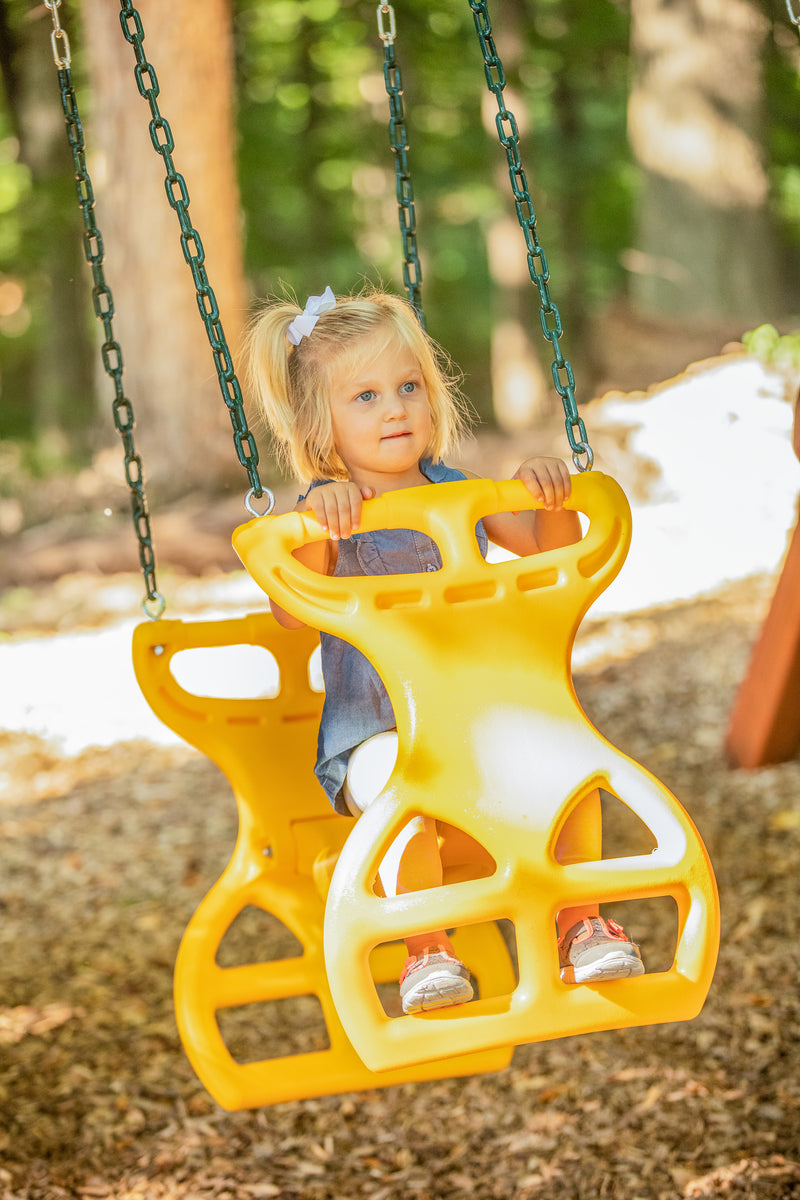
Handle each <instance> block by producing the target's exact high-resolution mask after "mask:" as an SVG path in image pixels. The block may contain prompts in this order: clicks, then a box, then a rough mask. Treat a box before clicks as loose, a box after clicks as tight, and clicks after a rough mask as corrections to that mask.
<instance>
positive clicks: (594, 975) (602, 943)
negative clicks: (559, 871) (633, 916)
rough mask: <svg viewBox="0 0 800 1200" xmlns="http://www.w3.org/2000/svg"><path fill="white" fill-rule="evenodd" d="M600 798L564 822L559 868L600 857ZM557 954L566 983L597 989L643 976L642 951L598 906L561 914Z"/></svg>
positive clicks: (558, 849)
mask: <svg viewBox="0 0 800 1200" xmlns="http://www.w3.org/2000/svg"><path fill="white" fill-rule="evenodd" d="M602 835H603V818H602V809H601V804H600V792H599V791H594V792H592V793H591V795H589V796H587V797H586V799H585V800H582V801H581V803H580V804H579V805H578V807H577V808H576V809H575V810H574V811H573V812H572V813H571V814H570V816H569V817H568V818H567V820H566V821H565V822H564V826H563V828H562V830H561V833H560V834H559V836H558V842H557V843H556V858H557V859H558V861H559V862H560V863H576V862H587V861H588V862H591V861H592V860H597V859H599V858H600V857H601V856H602V840H603V837H602ZM558 938H559V943H558V949H559V963H560V970H561V978H562V979H563V980H564V982H565V983H597V982H602V981H604V980H611V979H625V978H627V977H628V976H630V975H641V973H642V971H644V965H643V963H642V958H641V955H640V953H639V947H638V946H635V945H634V944H633V942H631V940H630V938H629V937H628V936H627V934H626V933H625V931H624V929H622V928H621V927H620V926H619V925H617V924H616V922H615V921H606V920H605V919H604V918H603V917H601V916H600V906H599V905H598V904H597V903H594V904H582V905H579V906H577V907H575V908H565V909H562V911H561V912H560V913H559V914H558Z"/></svg>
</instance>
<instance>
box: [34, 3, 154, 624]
mask: <svg viewBox="0 0 800 1200" xmlns="http://www.w3.org/2000/svg"><path fill="white" fill-rule="evenodd" d="M44 3H45V7H46V8H47V9H48V10H49V11H50V14H51V16H52V18H53V32H52V34H51V43H52V47H53V59H54V61H55V64H56V67H57V68H58V84H59V88H60V91H61V107H62V109H63V110H64V119H65V121H66V128H67V139H68V141H69V145H70V149H71V151H72V160H73V163H74V165H75V185H76V190H77V194H78V204H79V205H80V209H81V212H82V214H83V223H84V234H83V251H84V255H85V256H86V261H87V262H88V264H89V266H90V267H91V270H92V282H93V287H92V302H93V304H94V311H95V316H96V317H97V319H98V321H100V323H101V324H102V326H103V334H104V336H105V340H104V342H103V345H102V349H101V353H102V359H103V367H104V368H105V371H106V374H107V375H108V376H109V378H110V379H111V380H112V382H113V384H114V401H113V404H112V411H113V414H114V425H115V426H116V429H117V432H118V433H119V435H120V437H121V438H122V445H123V451H124V455H125V479H126V481H127V484H128V488H129V489H130V494H131V511H132V516H133V528H134V530H135V532H136V537H137V540H138V543H139V562H140V564H141V568H142V574H143V576H144V585H145V590H146V593H147V596H146V599H145V600H144V602H143V605H142V607H143V608H144V611H145V612H146V613H147V615H148V617H150V618H151V620H154V621H155V620H158V618H159V617H160V616H161V615H162V613H163V612H164V609H165V608H166V604H165V601H164V597H163V596H162V595H161V593H160V592H159V591H158V588H157V586H156V564H155V552H154V550H153V540H152V535H151V531H150V514H149V512H148V509H147V497H146V496H145V490H144V473H143V471H142V460H141V458H140V457H139V455H138V454H137V452H136V447H135V445H134V440H133V430H134V424H135V421H134V414H133V405H132V404H131V402H130V400H129V399H128V398H127V396H126V395H125V392H124V389H123V384H122V372H123V361H122V350H121V349H120V345H119V342H117V341H116V339H115V338H114V329H113V316H114V299H113V297H112V295H111V289H110V287H109V286H108V284H107V283H106V279H105V273H104V271H103V259H104V253H103V238H102V236H101V234H100V230H99V229H98V227H97V223H96V221H95V218H94V189H93V188H92V181H91V179H90V177H89V172H88V170H87V167H86V147H85V144H84V139H83V127H82V125H81V120H80V115H79V113H78V103H77V100H76V98H75V89H74V87H73V84H72V72H71V70H70V63H71V56H70V46H69V38H68V37H67V34H66V31H65V30H64V29H62V27H61V23H60V21H59V17H58V8H59V5H60V4H61V0H44Z"/></svg>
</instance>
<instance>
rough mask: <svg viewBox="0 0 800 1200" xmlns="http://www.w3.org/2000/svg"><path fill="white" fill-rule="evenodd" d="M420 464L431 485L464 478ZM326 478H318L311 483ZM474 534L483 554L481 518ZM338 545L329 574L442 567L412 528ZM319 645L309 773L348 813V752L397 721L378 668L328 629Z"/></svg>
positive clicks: (446, 469)
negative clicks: (318, 712) (318, 709)
mask: <svg viewBox="0 0 800 1200" xmlns="http://www.w3.org/2000/svg"><path fill="white" fill-rule="evenodd" d="M419 465H420V470H421V471H422V473H423V475H424V476H425V477H426V479H429V480H430V482H431V483H446V482H450V481H452V480H456V479H465V478H466V476H465V475H464V474H463V473H462V472H461V471H458V470H456V469H455V468H454V467H447V466H445V464H444V463H442V462H437V463H434V462H433V461H432V460H431V459H429V458H423V459H422V461H421V462H420V464H419ZM326 482H328V481H327V480H318V481H316V482H315V483H313V484H312V485H311V486H312V487H319V486H320V484H322V483H326ZM309 490H310V489H309ZM306 494H308V493H306ZM475 534H476V537H477V539H478V545H479V547H480V551H481V554H483V556H484V558H485V557H486V551H487V548H488V544H489V543H488V538H487V536H486V531H485V530H484V528H483V522H479V524H478V526H477V528H476V530H475ZM337 545H338V557H337V560H336V568H335V570H334V572H333V573H334V575H406V574H411V573H416V572H418V571H438V570H440V568H441V565H442V560H441V556H440V555H439V551H438V549H437V547H436V544H435V542H433V541H432V540H431V538H429V537H428V536H427V534H424V533H420V532H419V531H418V530H415V529H380V530H376V531H375V532H373V533H354V534H353V536H352V537H349V538H343V539H342V540H341V541H339V542H338V543H337ZM320 646H321V651H322V676H323V679H324V681H325V704H324V706H323V709H322V718H321V721H320V727H319V740H318V742H317V765H316V767H315V768H314V773H315V775H316V776H317V779H318V780H319V782H320V783H321V784H322V787H323V788H324V789H325V793H326V795H327V796H328V799H329V800H330V802H331V804H332V805H333V807H334V808H335V809H336V811H337V812H339V813H343V814H344V815H348V808H347V805H346V804H345V801H344V797H343V795H342V784H343V783H344V779H345V776H346V774H347V764H348V762H349V760H350V755H351V753H352V752H353V750H354V749H355V748H356V746H360V745H361V743H362V742H364V741H366V739H367V738H369V737H372V735H373V734H375V733H384V732H385V731H386V730H388V729H394V728H395V726H396V724H397V722H396V721H395V716H394V711H393V709H392V705H391V703H390V701H389V696H388V694H387V692H386V688H385V687H384V686H383V683H382V681H381V679H380V676H379V675H378V672H377V671H376V670H375V668H374V667H373V665H372V663H371V662H370V661H369V659H367V658H365V657H364V655H363V654H362V653H361V651H360V650H357V649H356V648H355V646H351V645H350V643H349V642H345V641H343V640H342V639H341V638H337V637H333V636H332V634H329V633H320Z"/></svg>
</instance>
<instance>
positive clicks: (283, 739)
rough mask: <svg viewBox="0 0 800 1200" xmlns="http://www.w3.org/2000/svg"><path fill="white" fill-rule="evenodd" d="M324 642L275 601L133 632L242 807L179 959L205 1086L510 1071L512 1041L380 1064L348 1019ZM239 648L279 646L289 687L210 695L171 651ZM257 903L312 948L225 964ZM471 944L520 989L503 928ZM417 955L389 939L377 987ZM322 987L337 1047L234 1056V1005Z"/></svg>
mask: <svg viewBox="0 0 800 1200" xmlns="http://www.w3.org/2000/svg"><path fill="white" fill-rule="evenodd" d="M317 643H318V637H317V634H316V632H315V631H314V630H310V629H306V630H297V631H288V630H285V629H282V628H281V627H280V626H279V625H278V624H277V622H276V621H275V620H274V618H273V617H272V615H271V614H270V613H269V612H264V613H260V614H258V615H253V616H249V617H247V618H245V619H242V620H230V621H211V622H183V621H159V622H156V623H148V624H145V625H141V626H139V627H138V628H137V629H136V630H135V633H134V639H133V659H134V668H135V671H136V677H137V679H138V682H139V685H140V687H141V689H142V692H143V693H144V696H145V698H146V699H147V701H148V702H149V704H150V706H151V708H152V709H153V710H154V712H155V713H156V714H157V716H159V717H160V718H161V720H162V721H163V722H164V723H165V724H166V725H167V726H168V727H169V728H170V729H173V730H174V731H175V732H176V733H178V734H179V735H180V736H181V737H183V738H184V739H185V740H186V741H187V742H188V743H189V744H190V745H193V746H195V747H196V748H197V749H198V750H200V751H201V752H202V753H203V754H205V755H207V756H208V757H209V758H210V759H211V760H212V761H213V762H214V763H216V764H217V766H218V767H220V769H221V770H222V771H223V773H224V774H225V775H226V776H227V778H228V780H229V781H230V784H231V787H232V789H233V792H234V796H235V798H236V803H237V805H238V810H239V832H238V837H237V841H236V845H235V848H234V851H233V855H232V857H231V859H230V862H229V863H228V865H227V867H226V869H225V871H224V873H223V875H222V876H221V878H220V879H219V881H218V882H217V883H216V884H215V885H214V887H213V888H212V889H211V891H210V892H209V893H208V895H207V896H206V897H205V899H204V900H203V901H202V903H201V904H200V906H199V908H198V909H197V911H196V913H195V914H194V916H193V917H192V919H191V921H190V923H189V925H188V927H187V929H186V933H185V935H184V937H183V940H182V942H181V946H180V950H179V953H178V958H177V962H176V968H175V1008H176V1015H177V1022H178V1029H179V1032H180V1036H181V1039H182V1041H183V1045H184V1047H185V1049H186V1052H187V1054H188V1056H189V1059H190V1061H191V1063H192V1065H193V1067H194V1069H195V1071H196V1072H197V1075H198V1076H199V1078H200V1080H201V1081H202V1083H203V1084H204V1085H205V1087H206V1088H207V1089H208V1090H209V1092H211V1094H212V1095H213V1096H214V1098H215V1099H216V1100H217V1101H218V1102H219V1103H220V1104H222V1105H223V1106H224V1107H226V1108H229V1109H240V1108H253V1107H258V1106H260V1105H266V1104H274V1103H277V1102H280V1101H284V1100H294V1099H300V1098H305V1097H311V1096H319V1095H325V1094H329V1093H338V1092H346V1091H361V1090H365V1089H368V1088H373V1087H383V1086H386V1085H387V1084H391V1083H404V1082H411V1081H414V1080H421V1079H433V1078H440V1077H442V1076H448V1075H452V1076H457V1075H468V1074H476V1073H479V1072H482V1071H497V1070H501V1069H503V1068H504V1067H506V1066H507V1065H508V1063H509V1061H510V1059H511V1055H512V1052H513V1050H512V1048H511V1047H503V1048H501V1049H499V1050H492V1051H488V1052H480V1053H468V1054H466V1055H464V1056H459V1057H457V1058H455V1059H447V1060H445V1061H442V1062H436V1063H432V1064H425V1065H423V1066H410V1067H403V1068H398V1069H397V1070H390V1071H388V1072H382V1073H381V1074H380V1075H376V1074H375V1073H374V1072H373V1071H372V1070H370V1069H369V1068H367V1067H366V1066H365V1065H364V1063H363V1062H362V1061H361V1060H360V1058H359V1057H358V1055H357V1054H356V1052H355V1050H354V1049H353V1046H352V1044H351V1042H350V1040H349V1039H348V1037H347V1035H346V1034H345V1032H344V1030H343V1028H342V1025H341V1022H340V1021H339V1018H338V1016H337V1013H336V1010H335V1007H334V1004H333V1001H332V999H331V994H330V988H329V985H328V979H327V972H326V967H325V960H324V955H323V924H324V911H325V893H326V891H327V885H328V882H329V875H330V868H331V865H332V864H333V863H334V862H335V860H336V856H337V855H338V853H339V851H340V850H341V847H342V845H343V844H344V842H345V840H346V838H347V836H348V834H349V833H350V831H351V830H352V828H353V827H354V825H355V822H353V821H351V820H349V819H348V818H345V817H340V816H337V815H336V814H335V813H334V812H333V810H332V809H331V807H330V805H329V804H328V801H327V799H326V797H325V795H324V793H323V791H322V789H321V788H320V786H319V784H318V783H317V782H316V779H315V778H314V774H313V766H314V759H315V754H316V738H317V728H318V725H319V717H320V711H321V708H322V696H321V694H320V693H319V692H316V691H314V690H312V688H311V686H310V683H309V660H310V657H311V655H312V652H313V650H314V648H315V647H316V645H317ZM240 645H245V646H255V647H264V648H266V649H267V650H269V651H270V653H271V654H272V655H273V656H274V658H275V660H276V663H277V669H278V672H279V675H280V690H279V692H278V694H277V695H276V696H274V697H271V696H264V697H261V696H260V697H258V698H255V699H223V698H218V697H209V696H199V695H194V694H192V693H190V692H188V691H186V690H185V689H184V688H183V687H181V686H180V684H179V683H178V682H177V680H176V678H175V675H174V674H173V670H172V661H173V659H174V656H175V655H176V654H178V653H179V652H181V651H186V650H188V651H192V650H197V649H200V648H212V647H223V646H240ZM457 870H458V868H457V865H456V866H455V867H454V869H453V872H451V874H453V877H457ZM248 906H252V907H254V908H255V909H257V910H261V911H262V912H264V913H269V914H272V915H273V916H275V917H277V918H278V920H279V921H281V922H282V923H283V924H284V925H285V926H286V927H287V928H288V929H289V930H290V931H291V932H292V934H294V937H295V938H296V939H297V941H298V942H299V943H300V948H301V953H300V954H298V955H297V956H296V957H290V958H281V959H277V960H272V961H255V962H247V963H244V964H242V965H237V966H223V965H220V961H219V955H218V951H219V948H220V945H221V943H222V941H223V939H224V938H225V935H226V934H227V932H228V930H229V929H230V927H231V925H232V924H233V923H234V921H235V920H236V919H237V917H238V916H239V914H240V913H242V912H243V910H244V909H245V908H247V907H248ZM458 944H459V950H460V953H461V954H462V956H463V957H464V959H465V961H466V962H468V964H469V965H470V966H471V967H472V968H473V969H474V972H475V975H476V977H479V978H480V977H484V978H486V979H487V983H486V984H485V986H484V988H483V990H484V991H486V992H487V993H491V989H492V987H495V988H500V989H505V988H508V987H513V979H514V975H513V967H512V964H511V961H510V958H509V953H508V950H507V948H506V945H505V942H504V941H503V938H502V936H501V934H500V933H499V931H498V930H497V928H496V927H495V926H481V927H480V928H478V927H475V928H470V929H467V930H465V931H463V932H462V933H459V934H458ZM404 958H405V948H404V947H403V946H402V945H397V944H394V945H390V946H386V947H382V948H381V949H380V951H378V952H377V953H376V954H375V955H374V956H373V959H372V962H371V966H370V986H371V987H373V989H374V987H375V985H376V984H378V983H383V982H389V981H394V985H395V987H396V983H397V978H398V976H399V973H400V970H401V968H402V964H403V961H404ZM309 995H310V996H315V997H316V998H317V1000H318V1001H319V1004H320V1006H321V1010H322V1017H323V1019H324V1024H325V1028H326V1032H327V1041H328V1043H329V1045H328V1048H327V1049H320V1050H313V1051H309V1052H307V1053H301V1054H292V1055H286V1056H277V1057H270V1056H269V1055H268V1054H266V1053H264V1054H263V1055H262V1056H261V1057H260V1058H258V1059H257V1060H256V1061H245V1062H241V1061H237V1060H236V1059H235V1058H234V1056H233V1054H232V1053H231V1051H230V1049H229V1047H228V1045H227V1044H226V1040H225V1037H224V1036H223V1032H222V1031H221V1029H220V1022H219V1015H220V1011H221V1010H226V1009H236V1008H240V1007H243V1006H247V1005H259V1004H268V1003H270V1002H274V1001H278V1000H284V999H290V998H292V997H300V996H309Z"/></svg>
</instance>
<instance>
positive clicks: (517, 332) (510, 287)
mask: <svg viewBox="0 0 800 1200" xmlns="http://www.w3.org/2000/svg"><path fill="white" fill-rule="evenodd" d="M522 18H523V14H522V12H521V11H520V9H519V7H518V5H517V4H516V3H515V4H508V3H507V4H506V5H505V7H504V9H503V12H502V17H501V19H500V21H499V22H498V27H497V28H496V29H495V30H494V38H495V44H496V46H497V51H498V54H499V55H500V57H501V59H502V61H503V69H504V73H505V76H506V79H507V80H509V79H511V80H513V77H514V73H515V72H517V71H518V70H519V64H520V62H521V60H522V49H523V48H522V40H521V34H520V23H521V20H522ZM503 95H504V100H505V104H506V107H507V108H508V110H509V111H510V112H512V113H513V114H514V117H515V118H516V121H517V125H518V127H519V130H520V134H521V135H522V134H524V132H525V128H526V120H525V109H524V105H523V103H522V100H521V96H520V93H519V92H518V91H516V89H515V88H514V85H513V82H511V83H508V84H507V86H506V88H505V91H504V94H503ZM497 111H498V109H497V102H496V101H495V98H494V96H493V95H492V94H490V93H488V92H487V93H486V94H485V96H484V103H483V123H484V126H485V128H486V131H487V133H488V134H489V135H490V136H491V137H493V138H495V139H496V138H497V127H496V123H495V118H496V116H497ZM497 154H498V156H499V158H500V162H501V164H502V165H500V166H498V167H497V169H496V171H495V178H496V181H497V186H498V188H499V190H500V192H501V193H502V195H503V196H504V197H506V204H505V206H504V207H505V210H506V211H505V213H504V214H501V215H499V216H498V217H497V218H496V219H495V220H494V221H493V222H491V224H490V225H489V227H488V229H487V256H488V262H489V272H490V275H491V278H492V282H493V284H494V293H493V297H492V339H491V370H492V398H493V404H494V413H495V419H496V420H497V424H498V425H499V426H500V428H501V429H503V430H505V431H507V432H509V433H512V432H514V431H516V430H520V429H529V428H530V427H531V425H533V424H534V422H535V420H536V418H537V417H538V416H539V414H540V413H541V411H542V408H543V406H544V405H545V403H546V402H547V391H548V388H547V383H546V381H545V376H544V372H543V370H542V366H541V363H540V361H539V357H538V353H537V350H538V347H537V346H535V344H534V336H535V335H539V337H538V338H537V341H539V340H540V338H541V325H540V323H539V317H538V308H539V294H538V292H537V291H536V288H535V287H534V286H533V283H532V281H531V277H530V273H529V271H528V262H527V249H526V246H525V238H524V235H523V233H522V230H521V229H520V227H519V224H518V222H517V218H516V215H514V206H513V198H512V196H511V183H510V180H509V176H508V168H507V165H506V159H505V153H504V151H503V149H502V147H501V146H500V145H499V144H498V146H497ZM521 157H522V159H523V166H524V167H525V170H526V174H527V175H528V179H529V181H530V174H529V172H528V166H527V164H526V163H525V161H524V152H523V153H521ZM532 200H533V207H534V211H536V197H535V196H533V197H532ZM532 330H533V335H534V336H532V333H531V331H532Z"/></svg>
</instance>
